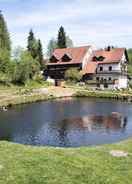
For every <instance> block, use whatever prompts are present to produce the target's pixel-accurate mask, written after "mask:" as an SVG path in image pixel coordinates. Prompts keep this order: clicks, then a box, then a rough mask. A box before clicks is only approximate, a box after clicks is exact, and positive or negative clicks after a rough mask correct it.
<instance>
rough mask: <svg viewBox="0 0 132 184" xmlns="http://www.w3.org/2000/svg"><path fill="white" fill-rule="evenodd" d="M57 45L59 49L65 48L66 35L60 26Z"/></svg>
mask: <svg viewBox="0 0 132 184" xmlns="http://www.w3.org/2000/svg"><path fill="white" fill-rule="evenodd" d="M57 45H58V47H59V48H66V47H67V45H66V33H65V30H64V28H63V27H62V26H61V27H60V29H59V31H58V39H57Z"/></svg>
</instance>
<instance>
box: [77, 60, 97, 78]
mask: <svg viewBox="0 0 132 184" xmlns="http://www.w3.org/2000/svg"><path fill="white" fill-rule="evenodd" d="M97 65H98V64H97V63H96V62H87V63H86V64H85V66H84V68H83V70H82V72H81V73H82V74H83V75H85V74H93V73H95V71H96V68H97Z"/></svg>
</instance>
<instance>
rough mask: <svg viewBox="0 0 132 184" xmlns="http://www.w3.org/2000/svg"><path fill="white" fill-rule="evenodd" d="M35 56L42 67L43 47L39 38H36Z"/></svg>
mask: <svg viewBox="0 0 132 184" xmlns="http://www.w3.org/2000/svg"><path fill="white" fill-rule="evenodd" d="M37 58H38V61H39V64H40V66H41V69H42V68H43V67H44V63H43V48H42V44H41V41H40V39H39V40H38V49H37Z"/></svg>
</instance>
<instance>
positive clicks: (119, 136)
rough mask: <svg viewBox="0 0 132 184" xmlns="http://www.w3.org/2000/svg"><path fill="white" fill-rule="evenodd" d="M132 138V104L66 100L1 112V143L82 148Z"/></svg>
mask: <svg viewBox="0 0 132 184" xmlns="http://www.w3.org/2000/svg"><path fill="white" fill-rule="evenodd" d="M131 136H132V105H130V104H127V103H124V102H119V101H109V100H102V99H89V98H78V99H65V100H60V101H52V102H51V101H49V102H41V103H34V104H29V105H21V106H16V107H14V108H12V109H10V110H8V111H7V112H0V140H8V141H12V142H15V143H21V144H28V145H36V146H57V147H80V146H91V145H98V144H105V143H107V144H108V143H114V142H118V141H121V140H124V139H127V138H128V137H131Z"/></svg>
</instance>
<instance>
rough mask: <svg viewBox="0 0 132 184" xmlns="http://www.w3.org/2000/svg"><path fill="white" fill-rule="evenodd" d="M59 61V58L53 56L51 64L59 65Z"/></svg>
mask: <svg viewBox="0 0 132 184" xmlns="http://www.w3.org/2000/svg"><path fill="white" fill-rule="evenodd" d="M58 61H59V59H57V57H56V56H55V55H52V56H51V58H50V62H51V63H57V62H58Z"/></svg>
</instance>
